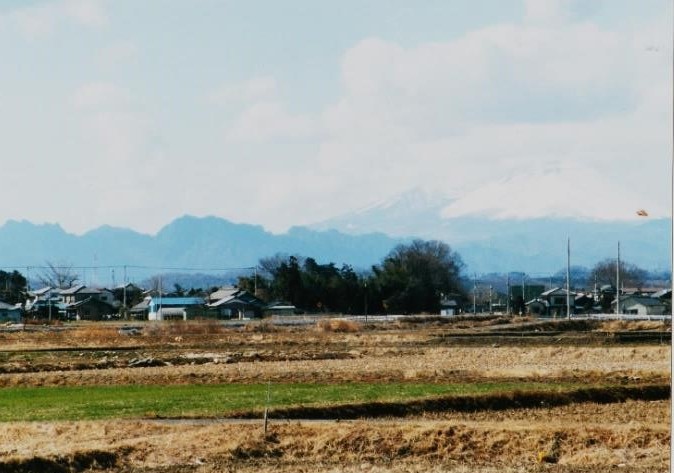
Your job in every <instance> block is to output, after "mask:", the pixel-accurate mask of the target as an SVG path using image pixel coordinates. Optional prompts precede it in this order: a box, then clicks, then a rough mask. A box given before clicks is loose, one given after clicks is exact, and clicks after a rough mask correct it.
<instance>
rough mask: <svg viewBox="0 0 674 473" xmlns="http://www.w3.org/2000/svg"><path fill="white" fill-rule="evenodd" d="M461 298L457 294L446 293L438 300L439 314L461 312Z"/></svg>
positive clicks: (456, 313)
mask: <svg viewBox="0 0 674 473" xmlns="http://www.w3.org/2000/svg"><path fill="white" fill-rule="evenodd" d="M462 300H463V298H462V297H461V296H460V295H459V294H448V295H446V296H444V297H443V298H442V299H441V300H440V315H446V316H449V315H458V314H460V313H461V302H462Z"/></svg>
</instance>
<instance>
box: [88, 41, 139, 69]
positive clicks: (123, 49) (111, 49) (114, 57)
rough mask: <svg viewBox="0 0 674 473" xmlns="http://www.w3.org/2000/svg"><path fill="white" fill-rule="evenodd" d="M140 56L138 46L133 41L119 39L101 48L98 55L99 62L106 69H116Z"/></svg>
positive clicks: (97, 60)
mask: <svg viewBox="0 0 674 473" xmlns="http://www.w3.org/2000/svg"><path fill="white" fill-rule="evenodd" d="M137 56H138V47H137V46H136V44H135V43H133V42H131V41H118V42H116V43H113V44H111V45H110V46H108V47H106V48H103V49H101V50H100V51H99V52H98V54H97V56H96V62H97V64H98V65H99V66H100V67H101V68H103V69H106V70H109V69H114V68H116V67H117V66H119V65H121V64H125V63H128V62H131V61H134V60H135V59H136V58H137Z"/></svg>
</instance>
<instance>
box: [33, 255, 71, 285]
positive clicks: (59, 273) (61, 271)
mask: <svg viewBox="0 0 674 473" xmlns="http://www.w3.org/2000/svg"><path fill="white" fill-rule="evenodd" d="M46 264H47V266H46V267H45V268H44V270H43V271H42V273H41V274H39V275H38V279H39V280H40V282H41V283H42V284H44V285H45V286H49V287H53V288H59V289H65V288H68V287H71V286H72V285H73V284H75V283H76V282H78V281H79V280H80V275H79V274H77V273H76V272H75V270H74V269H73V265H72V264H71V263H63V262H60V263H53V262H51V261H47V263H46Z"/></svg>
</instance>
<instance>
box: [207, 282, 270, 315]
mask: <svg viewBox="0 0 674 473" xmlns="http://www.w3.org/2000/svg"><path fill="white" fill-rule="evenodd" d="M221 295H224V297H222V298H221V299H217V300H215V302H211V303H210V304H208V309H209V312H210V313H211V314H215V316H216V317H217V318H218V319H224V318H226V319H231V318H233V317H235V318H239V319H244V318H252V317H262V311H263V309H264V307H265V303H264V302H263V301H262V300H260V299H258V298H257V297H255V296H254V295H252V294H251V293H249V292H248V291H244V290H239V289H236V288H234V290H222V289H221V290H218V291H215V292H214V293H213V294H211V295H210V296H209V299H210V300H213V299H214V298H215V296H221Z"/></svg>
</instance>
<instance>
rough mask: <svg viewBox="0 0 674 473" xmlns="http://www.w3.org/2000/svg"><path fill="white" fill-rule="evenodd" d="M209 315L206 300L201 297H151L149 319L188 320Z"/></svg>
mask: <svg viewBox="0 0 674 473" xmlns="http://www.w3.org/2000/svg"><path fill="white" fill-rule="evenodd" d="M204 316H207V313H206V309H205V301H204V299H203V298H201V297H161V296H155V297H152V298H150V301H149V304H148V320H187V319H192V318H195V317H204Z"/></svg>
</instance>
